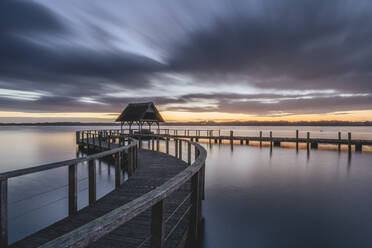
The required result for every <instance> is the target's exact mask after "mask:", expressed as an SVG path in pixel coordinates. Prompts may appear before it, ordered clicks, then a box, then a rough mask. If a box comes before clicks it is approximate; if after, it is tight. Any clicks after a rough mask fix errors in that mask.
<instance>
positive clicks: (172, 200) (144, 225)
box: [10, 150, 190, 247]
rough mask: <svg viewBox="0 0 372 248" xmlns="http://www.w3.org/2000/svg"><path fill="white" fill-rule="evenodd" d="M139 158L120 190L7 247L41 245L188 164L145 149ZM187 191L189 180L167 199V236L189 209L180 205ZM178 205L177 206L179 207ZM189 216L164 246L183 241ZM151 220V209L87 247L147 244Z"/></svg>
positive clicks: (148, 188)
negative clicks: (131, 173)
mask: <svg viewBox="0 0 372 248" xmlns="http://www.w3.org/2000/svg"><path fill="white" fill-rule="evenodd" d="M138 160H139V167H138V169H137V170H136V172H135V173H134V175H132V176H131V177H130V178H129V179H128V180H127V181H126V182H124V183H123V184H122V185H121V186H120V188H119V189H117V190H114V191H113V192H111V193H109V194H108V195H106V196H104V197H103V198H101V199H99V200H98V201H97V202H96V203H94V204H93V205H90V206H88V207H86V208H84V209H82V210H80V211H79V212H78V213H76V214H75V215H72V216H70V217H68V218H66V219H63V220H61V221H59V222H57V223H55V224H54V225H52V226H49V227H47V228H46V229H43V230H41V231H39V232H37V233H35V234H33V235H31V236H29V237H27V238H25V239H23V240H21V241H19V242H17V243H14V244H13V245H11V246H10V247H37V246H40V245H42V244H44V243H46V242H48V241H50V240H53V239H55V238H57V237H59V236H61V235H63V234H66V233H68V232H70V231H71V230H73V229H76V228H78V227H80V226H82V225H83V224H86V223H88V222H90V221H92V220H94V219H96V218H98V217H100V216H102V215H104V214H106V213H108V212H109V211H111V210H113V209H115V208H117V207H119V206H121V205H124V204H126V203H128V202H130V201H132V200H133V199H136V198H137V197H139V196H141V195H143V194H145V193H147V192H150V191H151V190H153V189H154V188H156V187H157V186H160V185H161V184H163V183H165V182H166V181H167V180H169V179H170V178H172V177H173V176H175V175H176V174H178V173H179V172H181V171H182V170H184V169H185V168H186V166H187V164H186V163H185V162H183V161H181V160H178V159H176V158H174V157H171V156H169V155H166V154H164V153H158V152H153V151H148V150H139V151H138ZM188 194H190V183H187V184H185V185H184V186H182V187H181V188H180V189H179V190H178V191H176V192H174V193H173V194H171V195H170V196H169V197H168V198H167V201H166V204H167V208H166V209H167V210H166V216H165V218H166V220H167V224H166V232H165V235H166V237H167V234H168V233H170V231H171V229H172V227H173V226H174V225H175V224H176V222H177V220H178V219H179V218H180V215H182V213H183V212H184V211H182V210H183V209H186V208H188V206H189V205H190V203H189V202H184V204H181V203H182V202H183V200H184V199H185V198H186V199H187V196H188ZM177 206H180V207H179V209H178V208H177ZM175 210H176V211H175ZM188 219H189V218H184V222H185V223H181V225H178V227H177V230H175V231H174V232H172V235H170V237H169V239H168V240H167V242H166V247H176V246H177V243H178V242H179V241H180V240H182V237H183V235H184V233H185V231H186V227H187V224H188V223H187V222H188ZM150 221H151V209H149V210H147V211H145V212H144V213H142V214H140V215H138V216H136V217H135V218H134V219H132V220H131V221H129V222H127V223H125V224H123V225H122V226H120V227H119V228H117V229H115V230H114V231H112V232H110V233H109V234H107V235H106V236H104V237H102V238H101V239H99V240H98V241H96V242H95V243H93V244H91V245H90V246H89V247H148V243H149V237H150V227H151V225H150Z"/></svg>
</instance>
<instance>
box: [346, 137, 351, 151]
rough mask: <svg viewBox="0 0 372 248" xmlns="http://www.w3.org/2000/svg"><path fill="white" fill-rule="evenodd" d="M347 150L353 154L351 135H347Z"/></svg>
mask: <svg viewBox="0 0 372 248" xmlns="http://www.w3.org/2000/svg"><path fill="white" fill-rule="evenodd" d="M347 148H348V151H349V152H351V133H350V132H349V133H347Z"/></svg>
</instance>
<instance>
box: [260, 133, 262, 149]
mask: <svg viewBox="0 0 372 248" xmlns="http://www.w3.org/2000/svg"><path fill="white" fill-rule="evenodd" d="M260 147H262V131H260Z"/></svg>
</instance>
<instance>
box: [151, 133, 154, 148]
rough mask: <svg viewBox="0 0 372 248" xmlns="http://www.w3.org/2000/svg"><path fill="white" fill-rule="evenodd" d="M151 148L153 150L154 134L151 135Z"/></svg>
mask: <svg viewBox="0 0 372 248" xmlns="http://www.w3.org/2000/svg"><path fill="white" fill-rule="evenodd" d="M151 145H152V147H151V150H153V151H155V142H154V136H152V137H151Z"/></svg>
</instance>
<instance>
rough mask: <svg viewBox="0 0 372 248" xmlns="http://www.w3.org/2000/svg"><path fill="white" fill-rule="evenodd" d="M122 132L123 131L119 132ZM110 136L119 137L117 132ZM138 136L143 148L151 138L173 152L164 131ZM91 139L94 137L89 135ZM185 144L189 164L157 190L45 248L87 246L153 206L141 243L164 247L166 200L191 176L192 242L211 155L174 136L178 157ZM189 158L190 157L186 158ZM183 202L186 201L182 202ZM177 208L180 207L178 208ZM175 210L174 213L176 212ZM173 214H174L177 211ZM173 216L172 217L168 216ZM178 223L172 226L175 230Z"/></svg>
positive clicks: (155, 146)
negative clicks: (146, 231) (207, 161)
mask: <svg viewBox="0 0 372 248" xmlns="http://www.w3.org/2000/svg"><path fill="white" fill-rule="evenodd" d="M119 136H120V134H119ZM110 138H112V139H115V136H114V135H113V133H111V136H110ZM136 138H137V139H138V142H137V144H138V146H139V148H141V147H142V141H143V140H144V139H146V140H148V144H149V147H147V148H148V149H150V150H156V151H158V152H160V147H159V142H160V141H165V142H166V145H165V151H163V152H164V153H167V154H170V153H169V139H164V137H163V136H160V135H136ZM89 139H90V138H89ZM182 144H186V145H187V160H186V162H187V164H188V165H189V166H188V167H186V168H185V169H184V170H183V171H182V172H180V173H179V174H177V175H176V176H174V177H173V178H171V179H170V180H168V181H167V182H166V183H164V184H162V185H161V186H159V187H157V188H155V189H154V190H152V191H150V192H148V193H146V194H144V195H142V196H140V197H138V198H137V199H135V200H133V201H131V202H129V203H127V204H125V205H122V206H120V207H119V208H116V209H114V210H112V211H110V212H108V213H107V214H105V215H103V216H101V217H99V218H97V219H95V220H93V221H91V222H89V223H87V224H85V225H83V226H81V227H79V228H77V229H75V230H73V231H71V232H69V233H67V234H65V235H63V236H60V237H58V238H56V239H54V240H52V241H50V242H47V243H46V244H44V245H42V246H41V247H43V248H52V247H84V246H87V245H89V244H90V243H92V242H94V241H96V240H98V239H99V238H101V237H103V236H104V235H106V234H108V233H110V232H111V231H113V230H114V229H116V228H117V227H119V226H121V225H123V224H124V223H126V222H128V221H129V220H131V219H133V218H134V217H136V216H138V215H139V214H141V213H143V212H144V211H146V210H148V209H151V210H152V211H151V212H152V214H151V234H150V236H149V237H147V238H146V239H145V240H143V242H142V243H141V245H140V246H139V247H142V246H143V244H145V243H146V242H148V241H150V245H151V247H154V248H155V247H156V248H158V247H164V243H165V242H166V240H167V238H168V237H169V236H170V235H171V233H168V234H167V236H166V235H165V224H166V222H167V220H166V219H165V201H166V198H167V197H168V196H170V195H171V194H172V193H173V192H175V191H177V190H178V189H179V188H180V187H182V186H183V185H185V184H186V183H187V182H188V181H190V180H191V192H190V194H189V195H188V196H186V198H185V199H184V200H183V202H184V201H186V199H187V198H190V199H191V207H189V208H188V209H187V210H186V211H185V212H184V213H183V215H182V217H181V218H185V216H186V214H187V213H188V212H190V224H189V228H188V230H189V231H188V241H187V242H188V244H189V245H191V247H193V246H192V244H194V243H195V242H196V240H197V238H198V235H199V233H200V230H199V227H200V226H199V224H200V220H201V204H202V203H201V202H202V199H203V198H204V177H205V160H206V157H207V152H206V150H205V149H204V148H203V147H202V146H201V145H199V144H198V143H194V142H191V141H189V140H182V139H174V146H175V153H174V156H175V157H176V158H178V159H182V150H183V149H182ZM192 146H194V148H195V149H194V150H195V153H194V154H195V160H194V162H193V163H192V164H191V162H192V159H191V158H192V154H191V153H192ZM185 159H186V158H185ZM181 204H182V203H181ZM175 211H176V210H175ZM173 214H174V213H173ZM173 214H171V215H173ZM168 219H169V218H168ZM178 223H180V220H179V221H178V222H177V224H176V226H174V227H173V228H172V230H173V231H174V230H175V228H176V227H177V225H178Z"/></svg>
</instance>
